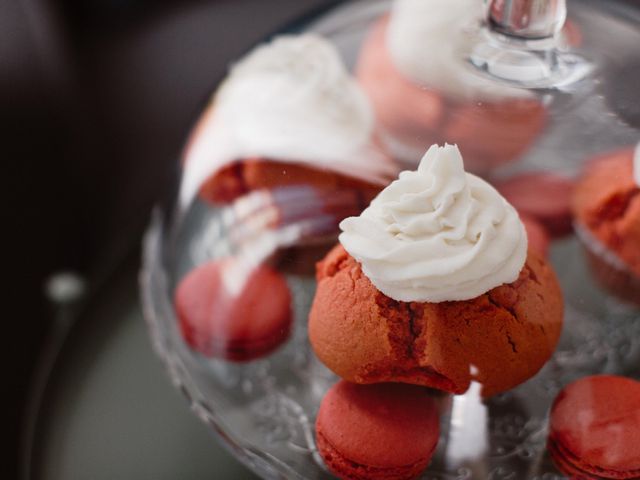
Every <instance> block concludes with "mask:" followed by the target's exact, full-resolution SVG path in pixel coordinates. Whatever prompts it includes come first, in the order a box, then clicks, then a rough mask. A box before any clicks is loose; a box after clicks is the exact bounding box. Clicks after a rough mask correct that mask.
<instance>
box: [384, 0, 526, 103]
mask: <svg viewBox="0 0 640 480" xmlns="http://www.w3.org/2000/svg"><path fill="white" fill-rule="evenodd" d="M483 16H484V5H483V2H481V1H480V0H395V1H394V3H393V7H392V10H391V20H390V22H389V26H388V29H387V48H388V50H389V52H390V54H391V58H392V60H393V63H394V64H395V66H396V68H397V69H398V70H399V71H400V72H401V73H402V74H404V75H405V76H406V77H408V78H410V79H411V80H413V81H414V82H416V83H419V84H423V85H425V86H426V87H429V88H434V89H437V90H438V91H440V92H442V93H445V94H448V95H449V96H453V97H456V98H464V99H478V100H500V99H502V98H505V97H528V96H530V94H529V93H528V92H527V91H526V90H523V89H518V88H510V87H505V86H504V85H501V84H499V83H497V82H494V81H491V80H488V79H485V78H482V77H481V76H479V75H476V74H475V73H474V72H472V71H470V68H469V67H468V66H467V65H466V64H465V62H464V61H463V60H464V52H467V51H470V47H471V45H472V44H473V42H474V41H475V40H474V38H473V37H472V35H470V34H469V32H468V31H466V30H468V29H469V27H471V26H473V25H474V24H475V25H478V24H479V23H480V21H481V20H482V18H483Z"/></svg>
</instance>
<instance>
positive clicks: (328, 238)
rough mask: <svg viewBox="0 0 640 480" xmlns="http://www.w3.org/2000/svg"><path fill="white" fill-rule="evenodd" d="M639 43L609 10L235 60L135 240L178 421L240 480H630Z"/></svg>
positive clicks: (409, 29)
mask: <svg viewBox="0 0 640 480" xmlns="http://www.w3.org/2000/svg"><path fill="white" fill-rule="evenodd" d="M638 45H640V5H638V4H637V3H634V2H631V1H622V0H607V1H604V0H601V1H597V0H581V1H569V2H565V1H564V0H485V1H482V0H394V1H388V0H347V1H343V2H338V3H337V4H334V5H333V6H332V7H331V8H328V9H326V10H325V11H323V12H322V13H320V14H318V15H316V16H315V17H314V18H313V19H308V18H307V19H306V20H305V22H304V23H302V24H300V23H298V24H296V25H294V26H292V28H290V29H288V30H286V31H283V32H281V33H279V34H277V35H275V36H273V37H272V38H270V39H268V40H265V41H264V42H263V43H261V44H260V45H257V46H255V48H253V49H252V50H251V51H249V52H248V53H247V54H246V55H244V56H243V57H242V58H239V59H237V61H236V62H235V63H234V64H233V65H231V66H230V68H229V70H228V75H227V76H226V78H225V79H224V80H223V81H222V82H221V83H220V84H219V85H218V87H217V88H216V90H215V92H212V95H211V98H210V101H209V102H208V104H207V105H204V106H203V112H202V114H201V116H200V117H199V118H198V119H194V120H195V121H194V127H193V129H192V132H191V134H190V137H189V138H188V139H186V142H185V148H184V151H183V155H182V157H181V158H180V159H179V160H177V161H179V165H180V171H181V176H180V178H177V179H176V189H175V191H176V195H175V198H173V199H172V201H171V202H170V203H169V204H167V205H164V206H162V207H158V208H157V209H156V211H155V212H154V214H153V218H152V222H151V226H150V228H149V230H148V232H147V235H146V237H145V240H144V264H143V269H142V274H141V286H142V294H143V301H144V306H145V317H146V320H147V322H148V325H149V330H150V333H151V338H152V340H153V344H154V347H155V350H156V352H157V353H158V355H159V356H160V357H161V358H162V360H163V361H164V363H165V364H166V367H167V370H168V372H169V376H170V378H171V381H172V382H173V383H174V384H175V386H176V387H177V388H178V389H179V390H180V391H181V392H182V393H183V394H184V396H185V397H186V398H187V400H188V402H189V404H190V406H191V408H192V410H193V411H194V412H195V413H196V415H197V416H198V417H199V418H200V419H202V421H204V422H205V423H206V424H207V425H209V426H210V428H211V429H212V431H214V432H215V433H216V435H217V436H218V437H219V439H220V440H221V441H222V442H223V443H225V444H226V445H227V446H228V447H229V449H230V450H231V451H232V452H233V453H234V454H235V455H236V456H237V457H238V458H239V459H240V460H241V461H242V462H244V463H245V464H246V465H247V466H249V467H250V468H251V469H252V470H253V471H254V472H256V473H257V474H258V475H260V476H262V477H263V478H274V479H275V478H278V479H281V478H286V479H325V478H334V477H336V476H337V477H339V478H374V479H376V478H414V477H416V476H417V477H418V478H424V479H476V478H477V479H485V478H490V479H525V478H526V479H553V478H564V477H566V476H572V475H574V476H575V475H578V476H579V475H584V476H585V478H638V477H637V476H634V475H635V474H636V473H638V472H640V447H636V448H635V449H634V448H632V447H629V445H630V444H632V443H633V442H632V441H631V440H629V439H633V438H635V439H636V440H637V439H640V421H639V420H638V418H637V411H638V410H637V408H640V389H639V388H636V387H637V384H636V380H639V381H640V144H639V143H638V142H639V141H640V89H639V88H638V83H640V50H639V49H638ZM433 145H436V146H433ZM438 145H439V146H438ZM432 146H433V147H432ZM401 171H402V172H404V173H402V174H401V175H400V172H401ZM465 172H466V173H465ZM347 218H349V219H350V220H347V221H344V220H345V219H347ZM337 245H338V246H337ZM603 375H606V376H603ZM581 382H582V383H581ZM585 382H587V383H585ZM607 382H612V383H607ZM616 382H627V383H625V384H624V385H625V386H624V388H622V387H620V388H618V384H617V383H616ZM345 385H346V386H345ZM399 385H400V387H399ZM600 390H604V391H605V392H606V394H605V393H602V392H601V391H600ZM576 392H581V393H580V395H578V394H577V393H576ZM621 392H622V393H621ZM629 392H631V393H629ZM616 395H620V398H623V400H620V398H618V397H616ZM574 397H578V400H574ZM390 399H391V400H390ZM420 399H422V400H420ZM567 399H570V400H571V402H572V403H570V404H569V405H566V404H567V402H569V400H567ZM603 399H605V400H603ZM421 401H424V403H419V402H421ZM385 402H386V403H385ZM389 402H391V403H389ZM394 402H395V403H394ZM416 402H417V403H416ZM603 402H604V403H605V404H606V407H602V406H600V404H601V403H603ZM634 402H635V403H634ZM321 405H322V408H321ZM416 405H418V406H417V407H416ZM629 405H631V406H629ZM598 408H600V410H598ZM634 409H635V410H634ZM603 411H604V412H607V411H615V412H616V415H617V416H615V418H613V414H611V415H608V416H607V415H605V414H604V413H602V412H603ZM634 411H635V413H633V412H634ZM319 412H320V413H319ZM409 412H411V419H415V420H414V421H412V420H411V419H408V415H409ZM629 412H631V413H629ZM563 415H564V416H563ZM596 416H597V417H598V418H600V419H601V420H602V422H604V425H605V427H606V428H604V427H602V425H600V427H598V426H597V425H595V423H597V422H595V420H593V418H595V417H596ZM427 417H428V418H427ZM434 419H435V420H434ZM403 422H405V423H403ZM602 422H601V423H602ZM399 426H402V428H400V427H399ZM599 428H600V429H599ZM603 428H604V430H603ZM614 431H615V432H618V434H614V433H612V432H614ZM398 432H400V433H398ZM575 432H579V433H577V434H576V433H575ZM593 432H596V433H593ZM603 432H604V433H603ZM620 432H622V433H620ZM590 435H591V436H597V437H598V438H600V439H602V441H601V442H600V443H599V444H598V445H596V446H594V444H595V443H598V442H595V441H592V439H591V437H590ZM607 435H610V436H611V438H609V437H607ZM576 438H577V440H576ZM416 439H418V440H416ZM387 441H389V442H393V444H389V445H387V443H386V442H387ZM403 442H405V443H408V445H404V444H403ZM572 442H573V443H572ZM409 443H410V445H409ZM639 443H640V442H637V441H636V442H635V444H639ZM416 445H418V446H416ZM620 445H626V447H624V448H622V447H621V446H620ZM419 446H422V447H419ZM596 447H597V448H596ZM420 448H422V449H423V450H420ZM616 448H618V449H622V453H620V450H616ZM594 449H595V450H594ZM598 449H599V450H598ZM596 450H597V451H598V452H600V453H601V454H599V455H595V454H594V453H593V452H594V451H596ZM371 452H373V453H371ZM376 452H377V453H376ZM602 452H604V453H602ZM412 455H415V458H414V457H412ZM594 472H597V475H596V473H594ZM611 472H613V473H611ZM634 472H635V473H634ZM394 475H395V476H394ZM589 475H591V476H589ZM613 475H619V476H617V477H616V476H613ZM620 475H623V476H620ZM624 475H627V476H624Z"/></svg>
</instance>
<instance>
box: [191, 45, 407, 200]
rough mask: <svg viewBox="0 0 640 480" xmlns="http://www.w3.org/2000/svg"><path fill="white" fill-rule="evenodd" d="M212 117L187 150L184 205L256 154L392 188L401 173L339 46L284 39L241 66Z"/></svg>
mask: <svg viewBox="0 0 640 480" xmlns="http://www.w3.org/2000/svg"><path fill="white" fill-rule="evenodd" d="M210 108H213V109H214V110H213V115H212V118H211V119H209V120H208V121H207V123H206V124H205V125H204V126H203V128H202V130H201V131H200V132H199V133H198V136H197V137H196V139H195V140H194V143H193V145H192V146H191V148H190V149H189V151H188V152H187V158H186V166H187V168H186V173H185V177H184V178H183V185H182V191H181V202H182V204H183V205H184V204H185V203H188V202H189V201H190V200H191V198H192V197H193V195H195V193H196V192H197V190H198V188H199V187H200V185H201V184H202V182H203V181H204V180H206V179H207V178H208V177H209V176H210V175H212V174H213V173H215V172H216V171H217V170H219V169H220V168H221V167H223V166H225V165H226V164H228V163H230V162H233V161H236V160H240V159H243V158H248V157H262V158H269V159H273V160H277V161H285V162H286V161H291V162H296V163H307V164H311V165H313V166H318V167H326V168H329V169H332V170H334V171H337V172H339V173H343V174H346V175H350V176H356V175H357V176H358V177H359V178H362V179H363V180H366V181H370V182H373V183H380V184H384V183H386V182H387V181H388V179H389V178H390V177H391V176H393V175H395V174H396V172H395V169H394V167H393V166H392V165H391V163H390V162H389V160H388V159H387V158H386V157H385V156H384V155H383V154H382V153H380V152H379V151H378V150H377V149H376V148H375V147H373V146H372V144H371V140H372V135H373V129H374V114H373V110H372V107H371V105H370V103H369V101H368V99H367V97H366V95H365V94H364V93H363V91H362V90H361V89H360V87H359V86H358V84H357V83H356V82H355V80H354V79H353V78H352V77H351V75H350V74H349V72H348V71H347V70H346V68H345V66H344V64H343V63H342V61H341V59H340V56H339V54H338V52H337V50H336V49H335V47H334V46H333V45H332V44H331V43H329V42H328V41H327V40H324V39H322V38H321V37H318V36H315V35H300V36H280V37H277V38H275V39H274V40H273V41H271V42H270V43H268V44H264V45H261V46H259V47H257V48H255V49H254V50H253V51H251V52H250V53H249V54H248V55H247V56H245V57H244V58H243V59H242V60H241V61H240V62H238V63H237V64H236V65H234V66H233V67H232V69H231V71H230V73H229V75H228V77H227V78H226V79H225V81H224V82H223V83H222V84H221V86H220V88H219V89H218V92H217V93H216V95H215V97H214V102H213V104H212V106H211V107H210Z"/></svg>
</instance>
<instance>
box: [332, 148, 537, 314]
mask: <svg viewBox="0 0 640 480" xmlns="http://www.w3.org/2000/svg"><path fill="white" fill-rule="evenodd" d="M340 228H341V229H342V232H343V233H341V234H340V242H341V243H342V245H343V246H344V248H345V249H346V250H347V252H349V254H351V256H353V257H354V258H355V259H356V260H357V261H358V262H360V263H361V264H362V271H363V272H364V274H365V275H366V276H367V277H368V278H369V280H371V282H372V283H373V284H374V285H375V286H376V287H377V288H378V290H380V291H381V292H382V293H384V294H385V295H387V296H389V297H391V298H393V299H395V300H399V301H404V302H412V301H416V302H444V301H450V300H469V299H472V298H475V297H478V296H479V295H482V294H483V293H486V292H488V291H489V290H491V289H492V288H495V287H497V286H499V285H502V284H505V283H511V282H514V281H515V280H516V279H517V278H518V275H519V274H520V271H521V270H522V267H523V266H524V263H525V260H526V256H527V234H526V232H525V229H524V226H523V225H522V222H521V221H520V218H519V217H518V213H517V212H516V210H515V209H514V208H513V207H512V206H511V205H510V204H509V203H508V202H507V201H506V200H505V199H504V198H503V197H502V196H501V195H500V194H499V193H498V192H497V191H496V190H495V189H494V188H493V187H492V186H491V185H489V184H488V183H487V182H485V181H484V180H482V179H480V178H478V177H476V176H475V175H471V174H469V173H466V172H465V171H464V165H463V161H462V156H461V155H460V151H459V150H458V147H457V146H452V145H445V146H444V147H439V146H437V145H433V146H432V147H431V148H429V150H428V151H427V153H426V154H425V156H424V157H423V159H422V161H421V162H420V165H419V166H418V170H417V171H405V172H402V173H400V177H399V178H398V180H396V181H394V182H393V183H391V184H390V185H389V186H388V187H387V188H385V189H384V190H383V191H382V192H381V193H380V194H379V195H378V196H377V197H376V198H375V199H374V200H373V201H372V202H371V205H370V206H369V207H368V208H367V209H366V210H364V211H363V212H362V214H361V215H360V216H359V217H350V218H347V219H345V220H343V221H342V222H341V223H340Z"/></svg>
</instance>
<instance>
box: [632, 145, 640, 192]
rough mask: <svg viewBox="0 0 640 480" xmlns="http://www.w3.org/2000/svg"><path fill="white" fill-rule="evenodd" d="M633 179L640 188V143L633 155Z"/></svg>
mask: <svg viewBox="0 0 640 480" xmlns="http://www.w3.org/2000/svg"><path fill="white" fill-rule="evenodd" d="M633 178H634V179H635V181H636V185H638V186H639V187H640V142H638V145H636V149H635V151H634V153H633Z"/></svg>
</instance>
